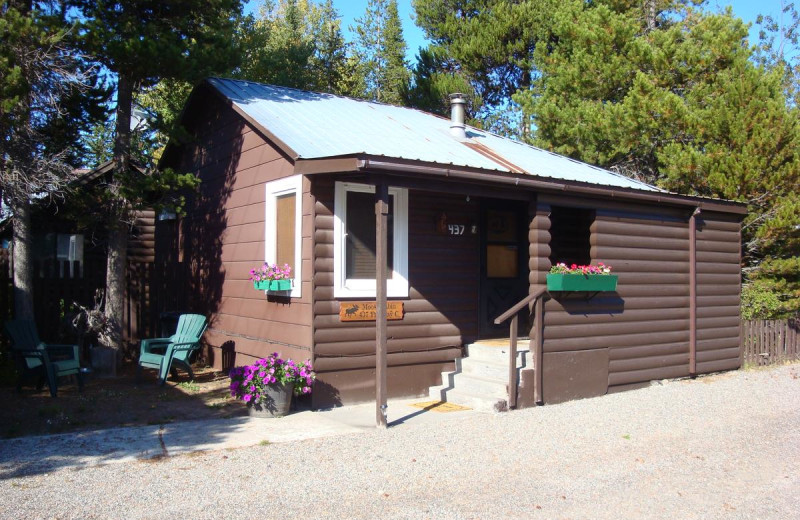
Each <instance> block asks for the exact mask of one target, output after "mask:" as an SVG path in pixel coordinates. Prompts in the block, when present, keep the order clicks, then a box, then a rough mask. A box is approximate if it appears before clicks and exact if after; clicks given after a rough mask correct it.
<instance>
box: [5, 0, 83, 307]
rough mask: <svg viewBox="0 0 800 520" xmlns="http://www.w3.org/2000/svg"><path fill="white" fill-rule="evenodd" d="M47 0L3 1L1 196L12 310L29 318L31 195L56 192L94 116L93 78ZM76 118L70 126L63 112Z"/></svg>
mask: <svg viewBox="0 0 800 520" xmlns="http://www.w3.org/2000/svg"><path fill="white" fill-rule="evenodd" d="M69 29H70V27H69V25H68V24H67V23H66V20H65V19H64V16H63V11H62V10H60V9H59V8H58V6H54V5H52V4H50V3H49V2H33V1H30V0H29V1H24V0H11V1H8V0H7V1H3V2H0V41H2V45H1V46H0V196H2V200H3V203H4V204H5V205H6V206H7V207H8V208H9V210H10V212H11V215H12V217H13V230H12V232H13V238H14V249H13V262H14V315H15V317H16V318H19V319H26V318H27V319H32V318H33V266H32V264H31V262H32V258H31V255H32V246H31V241H32V236H31V234H32V230H31V199H32V197H34V196H36V197H38V198H42V197H49V198H53V197H61V196H63V194H64V192H65V191H66V190H67V188H68V183H69V181H70V180H71V179H72V178H73V166H74V162H75V160H76V157H77V155H79V154H78V153H77V152H76V149H77V146H76V141H77V135H78V133H79V132H81V131H82V130H83V129H84V128H85V127H84V126H83V125H84V123H87V124H91V117H92V114H93V113H94V112H93V111H91V110H90V109H89V108H88V107H87V105H86V104H85V103H84V101H85V99H84V98H83V97H82V96H85V95H87V94H88V92H89V91H90V89H91V86H92V81H91V74H90V73H89V71H87V70H86V69H84V68H83V67H82V65H84V63H83V62H82V60H81V56H80V55H79V54H78V53H77V52H76V51H75V49H74V47H73V46H72V45H71V41H70V38H71V36H72V35H71V33H70V30H69ZM68 115H73V116H78V118H77V119H76V121H75V122H73V123H72V124H71V125H66V124H65V116H68Z"/></svg>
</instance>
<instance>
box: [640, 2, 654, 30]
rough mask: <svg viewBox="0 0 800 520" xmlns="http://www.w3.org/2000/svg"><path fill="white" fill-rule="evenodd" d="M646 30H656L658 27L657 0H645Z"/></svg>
mask: <svg viewBox="0 0 800 520" xmlns="http://www.w3.org/2000/svg"><path fill="white" fill-rule="evenodd" d="M642 7H643V10H644V20H645V32H650V31H654V30H655V28H656V0H644V3H643V5H642Z"/></svg>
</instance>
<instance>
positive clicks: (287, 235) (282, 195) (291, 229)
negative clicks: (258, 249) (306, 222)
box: [264, 175, 303, 298]
mask: <svg viewBox="0 0 800 520" xmlns="http://www.w3.org/2000/svg"><path fill="white" fill-rule="evenodd" d="M266 187H267V196H266V199H265V200H266V204H265V206H266V214H265V218H264V222H265V226H264V230H265V237H264V259H265V261H267V262H269V263H270V264H278V265H284V264H289V266H290V267H291V268H292V276H293V281H294V283H293V285H292V292H291V296H292V297H294V298H299V297H300V281H301V280H300V276H301V272H302V264H301V258H300V252H301V247H300V245H301V234H300V230H301V228H302V201H301V198H300V197H301V194H302V193H303V190H302V187H303V176H302V175H294V176H292V177H287V178H285V179H280V180H277V181H272V182H268V183H267V184H266Z"/></svg>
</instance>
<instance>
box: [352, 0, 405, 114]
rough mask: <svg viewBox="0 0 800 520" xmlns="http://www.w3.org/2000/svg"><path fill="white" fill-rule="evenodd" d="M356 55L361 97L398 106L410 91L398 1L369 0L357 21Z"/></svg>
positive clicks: (355, 30)
mask: <svg viewBox="0 0 800 520" xmlns="http://www.w3.org/2000/svg"><path fill="white" fill-rule="evenodd" d="M353 30H354V32H355V33H356V50H355V55H356V57H357V60H358V62H359V66H360V70H361V74H360V78H363V84H361V85H360V86H359V87H360V89H361V93H360V94H361V96H362V97H365V98H367V99H372V100H375V101H382V102H384V103H390V104H395V105H399V104H402V103H403V100H404V98H403V95H404V92H406V91H407V90H408V84H409V80H410V74H409V71H408V67H407V64H406V58H405V54H406V42H405V40H404V39H403V27H402V24H401V22H400V15H399V14H398V11H397V0H369V2H368V3H367V9H366V12H365V13H364V16H363V17H362V18H359V19H357V20H356V26H355V28H354V29H353Z"/></svg>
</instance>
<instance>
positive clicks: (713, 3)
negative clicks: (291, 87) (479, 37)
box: [246, 0, 789, 65]
mask: <svg viewBox="0 0 800 520" xmlns="http://www.w3.org/2000/svg"><path fill="white" fill-rule="evenodd" d="M785 1H789V0H785ZM259 4H260V1H259V0H249V1H248V2H247V8H246V9H248V10H253V9H254V8H255V6H258V5H259ZM333 4H334V6H335V7H336V9H337V10H338V11H339V14H340V15H341V17H342V29H343V32H344V33H345V38H346V39H348V40H351V39H352V36H351V34H350V32H349V30H348V28H349V26H350V25H354V24H355V19H356V18H361V17H362V16H363V15H364V11H365V10H366V8H367V0H334V1H333ZM727 6H731V7H732V8H733V12H734V13H735V14H736V15H737V16H739V17H740V18H742V19H743V20H744V21H745V22H751V23H753V25H755V20H756V17H757V16H758V15H759V14H771V15H772V16H775V17H777V16H779V15H780V10H781V0H727V1H726V0H710V1H709V2H708V8H709V9H711V10H712V11H716V10H723V9H724V8H725V7H727ZM397 7H398V11H399V12H400V18H401V19H402V20H403V35H404V36H405V39H406V42H407V43H408V53H407V56H408V61H409V63H411V64H412V65H413V64H414V63H415V62H416V55H417V52H418V50H419V48H420V47H424V46H425V45H426V41H425V35H424V34H423V32H422V29H420V28H419V27H417V26H416V25H415V24H414V19H413V18H414V9H413V8H412V7H411V0H398V2H397ZM757 36H758V33H757V31H756V30H755V29H753V28H751V31H750V38H751V42H752V43H755V41H756V38H757Z"/></svg>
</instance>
